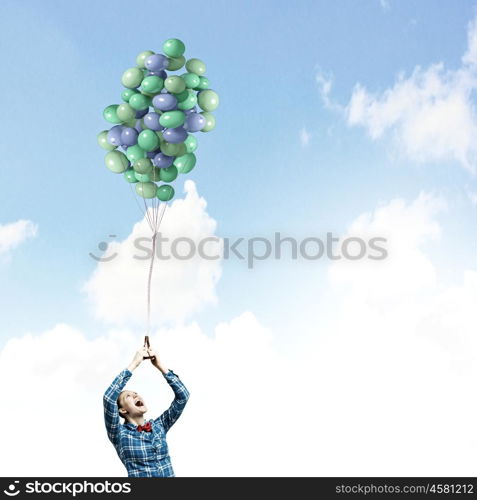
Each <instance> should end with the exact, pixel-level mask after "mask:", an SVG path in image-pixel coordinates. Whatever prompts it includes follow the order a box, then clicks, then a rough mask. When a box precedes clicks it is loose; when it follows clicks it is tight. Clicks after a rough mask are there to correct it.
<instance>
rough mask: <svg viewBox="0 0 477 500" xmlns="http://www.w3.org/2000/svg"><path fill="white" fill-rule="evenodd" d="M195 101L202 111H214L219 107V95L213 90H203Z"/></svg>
mask: <svg viewBox="0 0 477 500" xmlns="http://www.w3.org/2000/svg"><path fill="white" fill-rule="evenodd" d="M197 102H198V103H199V106H200V107H201V108H202V109H203V110H204V111H215V110H216V109H217V108H218V107H219V96H218V95H217V93H216V92H214V91H213V90H203V91H202V92H201V93H200V94H199V97H198V98H197Z"/></svg>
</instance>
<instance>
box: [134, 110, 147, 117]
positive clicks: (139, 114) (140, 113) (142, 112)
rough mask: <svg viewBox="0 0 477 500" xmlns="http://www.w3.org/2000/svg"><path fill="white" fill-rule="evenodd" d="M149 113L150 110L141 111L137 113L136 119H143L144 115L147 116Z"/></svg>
mask: <svg viewBox="0 0 477 500" xmlns="http://www.w3.org/2000/svg"><path fill="white" fill-rule="evenodd" d="M148 112H149V108H146V109H140V110H139V111H136V118H142V117H143V116H144V115H147V113H148Z"/></svg>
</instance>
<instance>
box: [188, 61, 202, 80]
mask: <svg viewBox="0 0 477 500" xmlns="http://www.w3.org/2000/svg"><path fill="white" fill-rule="evenodd" d="M186 70H187V71H188V72H189V73H195V74H196V75H199V76H202V75H203V74H204V73H205V63H204V62H203V61H201V60H200V59H195V58H193V59H189V60H188V61H187V62H186Z"/></svg>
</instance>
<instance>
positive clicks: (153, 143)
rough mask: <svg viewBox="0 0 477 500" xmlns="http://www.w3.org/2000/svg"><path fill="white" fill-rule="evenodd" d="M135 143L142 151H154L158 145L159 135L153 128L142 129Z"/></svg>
mask: <svg viewBox="0 0 477 500" xmlns="http://www.w3.org/2000/svg"><path fill="white" fill-rule="evenodd" d="M137 143H138V144H139V146H140V147H141V148H142V149H144V151H154V150H155V149H157V148H158V147H159V137H157V134H156V132H154V130H149V129H146V130H143V131H142V132H141V133H140V134H139V137H138V138H137Z"/></svg>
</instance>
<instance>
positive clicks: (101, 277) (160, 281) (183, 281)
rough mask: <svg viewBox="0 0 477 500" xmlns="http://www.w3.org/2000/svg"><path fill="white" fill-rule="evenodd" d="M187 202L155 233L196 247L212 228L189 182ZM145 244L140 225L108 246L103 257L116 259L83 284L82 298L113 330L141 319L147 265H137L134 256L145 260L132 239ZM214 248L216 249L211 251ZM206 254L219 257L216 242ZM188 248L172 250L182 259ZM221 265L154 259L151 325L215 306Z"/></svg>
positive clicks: (165, 247)
mask: <svg viewBox="0 0 477 500" xmlns="http://www.w3.org/2000/svg"><path fill="white" fill-rule="evenodd" d="M185 191H186V196H185V198H184V199H178V200H176V201H174V202H173V203H172V205H171V206H170V207H169V208H167V210H166V212H165V215H164V218H163V220H162V224H161V227H160V232H161V233H162V237H163V238H169V242H170V241H172V240H174V239H176V238H184V237H186V238H190V239H191V240H193V242H195V244H196V245H197V242H198V241H200V240H201V239H203V238H207V237H212V236H214V235H215V229H216V222H215V220H213V219H212V218H211V217H210V216H209V215H208V214H207V212H206V206H207V204H206V202H205V200H204V199H203V198H201V197H200V196H199V195H198V193H197V190H196V187H195V184H194V182H192V181H186V183H185ZM141 237H145V238H149V241H148V242H142V243H140V246H141V247H147V248H150V247H151V242H150V239H151V231H150V229H149V226H148V225H147V223H146V221H145V220H142V221H141V222H139V223H137V224H136V225H135V226H134V229H133V231H132V233H131V234H130V235H129V236H128V237H127V238H126V239H125V240H124V241H121V242H113V243H111V244H110V245H109V247H108V251H107V255H113V254H114V253H117V256H116V258H115V259H113V260H111V261H108V262H101V263H98V265H97V267H96V269H95V270H94V272H93V274H92V276H91V277H90V278H89V279H88V281H87V282H86V283H85V285H84V287H83V290H84V292H85V293H86V295H87V297H88V299H89V301H90V303H91V305H92V308H93V310H94V313H95V314H96V316H97V317H98V318H100V319H102V320H104V321H107V322H110V323H113V324H119V325H124V324H128V323H131V324H142V325H144V323H145V318H146V305H147V300H146V290H147V277H148V271H149V265H150V259H144V260H142V259H141V260H140V259H137V258H134V256H147V255H148V254H146V252H145V251H143V250H141V249H138V248H137V246H135V241H136V239H137V238H141ZM214 247H215V248H214ZM204 248H205V252H206V253H207V254H210V255H217V254H219V253H220V248H221V242H219V243H217V244H214V243H208V244H207V245H206V246H205V247H204ZM189 250H190V247H189V244H188V243H182V244H180V245H178V246H177V251H178V253H179V254H180V255H187V253H188V252H189ZM162 254H163V255H165V256H170V255H171V252H170V243H168V242H165V243H164V244H163V252H162ZM220 273H221V261H220V260H207V259H202V258H200V257H198V256H197V255H196V256H195V257H194V258H191V259H188V260H181V259H174V258H172V257H171V259H169V260H163V259H162V260H161V259H156V260H155V264H154V272H153V278H152V291H151V310H152V311H151V320H152V323H153V324H158V323H161V322H167V321H175V322H177V321H178V322H180V321H183V320H184V319H185V318H187V317H188V316H190V315H191V314H192V313H194V312H197V311H199V310H200V309H201V308H202V307H204V306H205V305H207V304H214V303H215V302H216V300H217V298H216V294H215V285H216V283H217V281H218V279H219V277H220Z"/></svg>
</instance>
